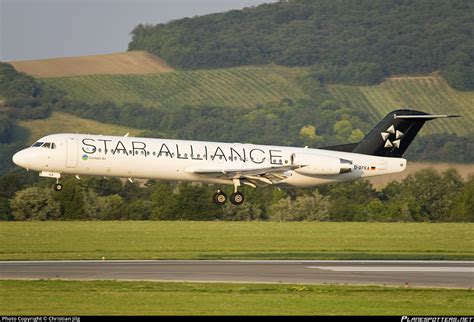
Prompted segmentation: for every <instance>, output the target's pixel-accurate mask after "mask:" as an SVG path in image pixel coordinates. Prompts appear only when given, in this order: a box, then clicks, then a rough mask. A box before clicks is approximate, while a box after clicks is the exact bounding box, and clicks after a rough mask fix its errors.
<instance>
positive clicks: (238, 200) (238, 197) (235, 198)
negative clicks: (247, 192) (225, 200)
mask: <svg viewBox="0 0 474 322" xmlns="http://www.w3.org/2000/svg"><path fill="white" fill-rule="evenodd" d="M230 202H232V204H234V205H241V204H242V203H243V202H244V195H243V194H242V193H241V192H238V191H237V192H234V193H233V194H231V195H230Z"/></svg>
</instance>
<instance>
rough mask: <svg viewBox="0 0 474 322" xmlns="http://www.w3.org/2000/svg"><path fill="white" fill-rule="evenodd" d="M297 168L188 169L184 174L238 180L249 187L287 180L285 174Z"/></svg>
mask: <svg viewBox="0 0 474 322" xmlns="http://www.w3.org/2000/svg"><path fill="white" fill-rule="evenodd" d="M295 168H298V166H293V165H292V166H274V167H266V168H246V169H238V168H188V169H186V172H188V173H192V174H195V175H199V176H205V177H211V178H221V179H229V180H234V179H239V180H242V181H243V183H244V184H247V185H250V186H253V187H255V186H261V185H272V184H275V183H278V182H280V181H282V180H284V179H286V178H287V176H288V175H287V174H286V172H287V171H289V170H293V169H295Z"/></svg>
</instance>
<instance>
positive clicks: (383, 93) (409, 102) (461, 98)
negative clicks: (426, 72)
mask: <svg viewBox="0 0 474 322" xmlns="http://www.w3.org/2000/svg"><path fill="white" fill-rule="evenodd" d="M329 90H330V92H331V94H332V95H333V97H334V98H335V99H336V100H337V101H339V102H340V103H343V104H346V105H347V106H350V107H353V108H355V109H357V110H360V111H364V112H368V113H369V115H370V118H371V121H372V122H376V121H378V120H380V118H382V117H383V116H385V115H386V114H387V113H389V112H391V111H392V110H395V109H398V108H410V109H415V110H420V111H424V112H429V113H434V114H458V115H461V116H462V117H461V118H459V119H456V120H455V121H453V120H452V119H451V120H449V119H448V120H438V121H436V122H432V123H428V124H427V125H426V126H425V127H424V128H423V131H422V132H421V133H422V134H430V133H454V134H457V135H460V136H463V135H466V134H472V133H474V130H473V127H472V124H474V91H466V92H461V91H455V90H453V89H452V88H451V87H450V86H449V85H448V83H447V82H446V81H445V80H444V79H443V78H441V77H439V76H424V77H392V78H389V79H387V80H385V81H384V82H382V83H381V84H379V85H376V86H348V85H330V86H329Z"/></svg>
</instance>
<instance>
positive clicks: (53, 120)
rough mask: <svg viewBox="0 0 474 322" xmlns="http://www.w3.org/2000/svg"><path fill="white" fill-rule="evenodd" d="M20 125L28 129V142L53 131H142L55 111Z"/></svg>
mask: <svg viewBox="0 0 474 322" xmlns="http://www.w3.org/2000/svg"><path fill="white" fill-rule="evenodd" d="M18 125H20V126H21V127H23V128H25V129H27V130H28V138H27V142H28V143H30V144H31V143H33V142H34V141H35V140H37V139H38V138H41V137H43V136H45V135H48V134H51V133H89V134H103V135H125V133H127V132H128V133H130V135H132V136H137V135H140V133H141V131H140V130H137V129H134V128H129V127H124V126H119V125H113V124H106V123H100V122H97V121H93V120H88V119H83V118H80V117H77V116H74V115H71V114H68V113H62V112H53V113H52V114H51V116H50V117H48V118H46V119H39V120H22V121H19V122H18Z"/></svg>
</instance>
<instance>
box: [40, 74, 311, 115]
mask: <svg viewBox="0 0 474 322" xmlns="http://www.w3.org/2000/svg"><path fill="white" fill-rule="evenodd" d="M303 70H304V69H301V68H296V69H294V70H291V69H289V68H285V67H278V66H265V67H236V68H226V69H214V70H199V71H175V72H169V73H159V74H142V75H90V76H76V77H57V78H44V79H43V80H44V81H45V82H46V83H48V84H50V85H53V86H55V87H57V88H60V89H62V90H64V91H65V92H66V93H68V95H69V96H70V97H71V98H74V99H78V100H83V101H85V102H90V103H97V102H102V101H113V102H115V103H117V104H119V105H122V104H123V103H126V102H140V103H142V104H144V105H146V106H165V107H169V108H173V107H176V106H185V105H211V106H230V107H255V106H257V105H258V104H266V103H269V102H276V103H278V102H279V101H280V100H281V99H283V98H291V99H298V98H303V97H305V94H304V92H303V90H302V89H301V88H299V87H298V86H297V85H296V82H295V80H294V78H295V77H296V76H297V75H298V74H301V73H302V71H303ZM300 71H301V72H300Z"/></svg>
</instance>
